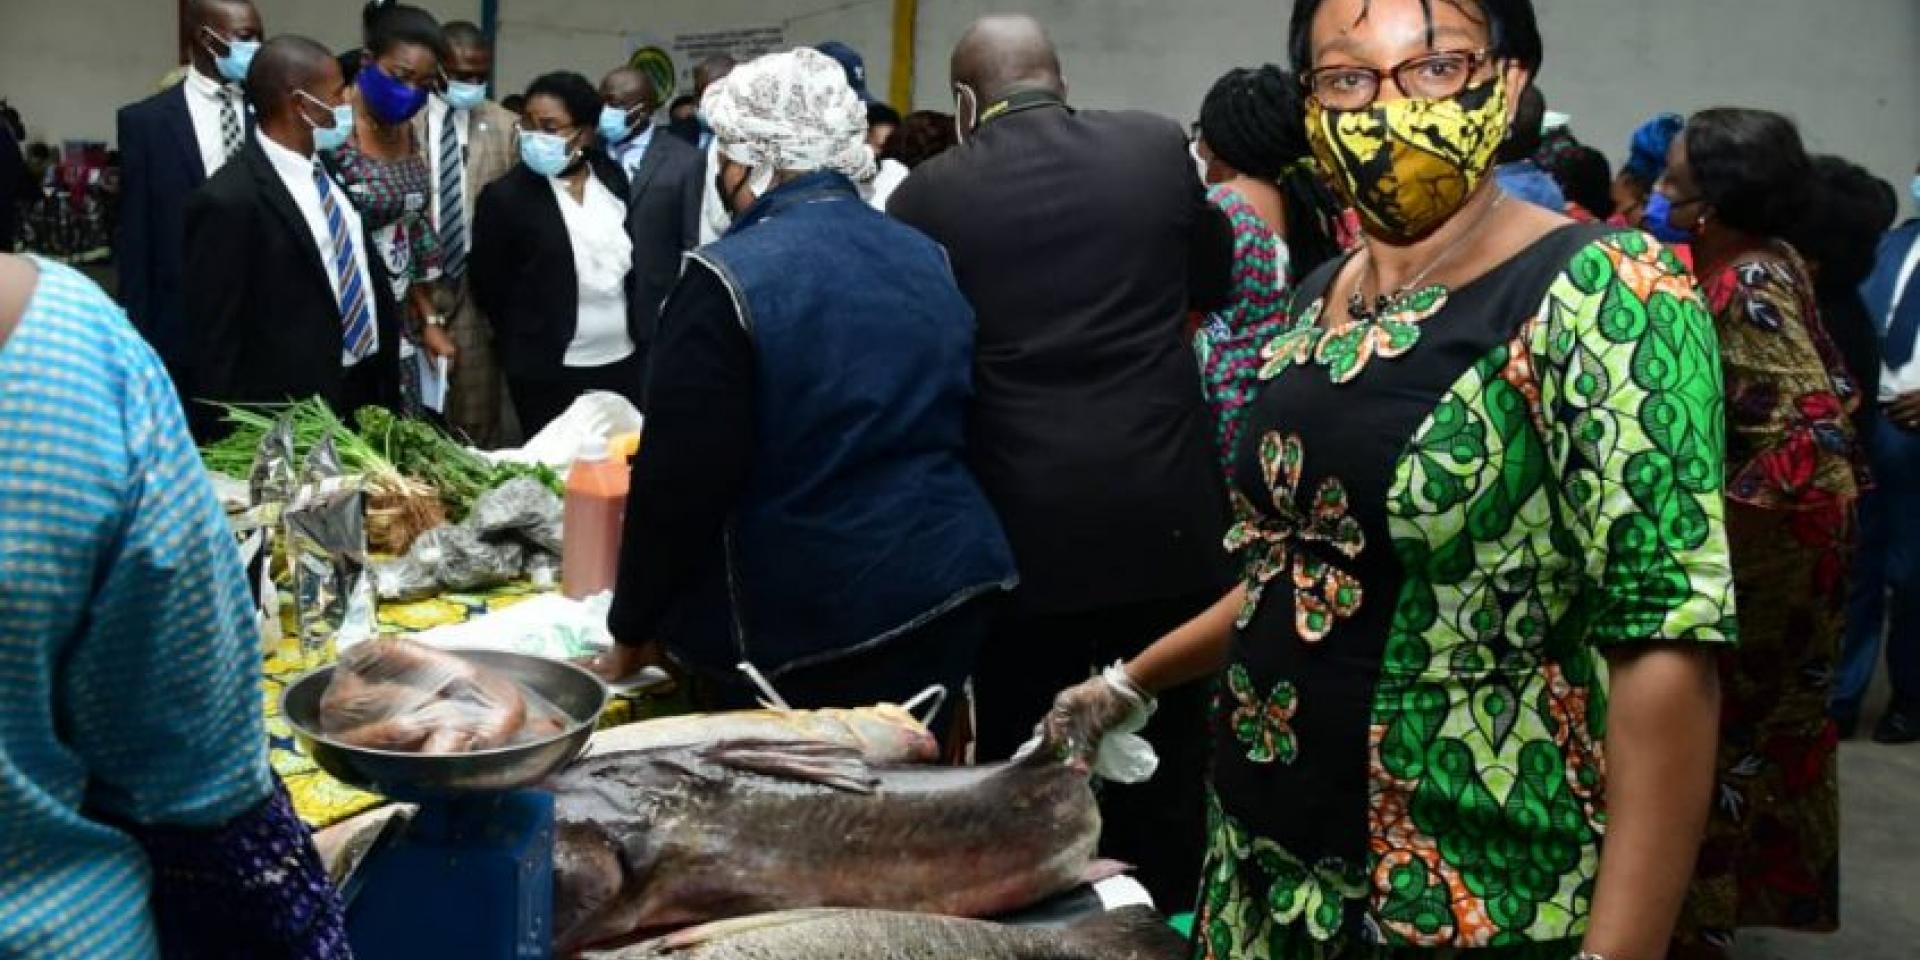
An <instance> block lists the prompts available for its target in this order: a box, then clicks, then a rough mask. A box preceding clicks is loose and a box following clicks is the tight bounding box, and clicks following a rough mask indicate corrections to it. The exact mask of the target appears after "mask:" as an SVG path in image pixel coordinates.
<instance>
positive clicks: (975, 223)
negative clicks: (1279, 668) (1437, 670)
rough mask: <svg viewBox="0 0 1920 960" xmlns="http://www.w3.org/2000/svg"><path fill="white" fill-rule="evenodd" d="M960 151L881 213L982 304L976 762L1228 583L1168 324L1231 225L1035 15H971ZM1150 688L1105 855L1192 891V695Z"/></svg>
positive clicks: (1181, 347)
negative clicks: (991, 549)
mask: <svg viewBox="0 0 1920 960" xmlns="http://www.w3.org/2000/svg"><path fill="white" fill-rule="evenodd" d="M952 69H953V78H952V79H953V86H954V90H955V93H956V99H957V100H958V107H959V121H960V124H961V125H962V129H963V131H964V133H965V136H964V138H963V145H962V146H960V147H958V148H955V149H953V150H950V151H948V152H946V153H945V154H942V155H941V156H939V157H937V158H935V159H933V160H930V161H928V162H927V163H925V164H922V165H921V166H920V168H919V169H918V170H916V171H915V172H914V175H913V176H912V177H911V178H909V179H908V180H907V182H906V184H905V185H904V186H902V187H901V188H900V190H899V191H898V192H897V193H895V194H894V196H893V199H892V201H891V203H890V205H889V207H888V212H889V213H891V214H893V215H894V216H895V217H898V218H899V219H900V220H902V221H905V222H906V223H908V224H909V225H912V226H915V227H918V228H920V229H921V230H923V231H925V232H926V233H927V234H929V235H930V236H932V237H933V238H934V239H935V240H937V241H939V242H940V243H941V244H943V245H944V246H945V247H946V248H947V251H948V253H949V255H950V256H951V257H952V260H953V268H954V273H955V275H956V276H957V277H958V279H959V281H960V289H961V290H962V291H964V292H965V293H966V295H967V298H968V299H969V300H971V301H972V303H973V307H974V310H975V312H976V313H977V314H978V316H979V335H978V340H977V344H976V350H975V358H974V365H975V383H974V386H975V389H976V390H977V391H978V396H977V398H976V400H975V404H974V416H973V425H972V437H971V441H970V447H971V449H970V451H969V455H970V458H971V461H972V465H973V469H974V471H975V472H976V473H977V474H978V475H979V476H980V479H981V482H982V483H983V484H984V485H985V486H986V489H987V495H988V497H989V498H991V499H992V500H993V502H994V506H995V508H996V509H997V510H998V511H999V513H1000V517H1001V520H1002V521H1003V522H1004V523H1005V524H1006V529H1007V535H1008V537H1009V538H1010V539H1011V540H1012V542H1013V550H1014V555H1015V559H1016V561H1017V564H1018V566H1019V570H1020V580H1021V583H1020V588H1019V589H1018V590H1017V591H1016V592H1015V595H1014V603H1013V604H1012V610H1011V611H1010V615H1009V616H1007V617H1005V618H1004V622H1002V623H1001V624H1000V625H999V626H998V628H997V629H996V631H995V634H994V636H993V637H992V638H991V639H990V640H989V642H988V645H987V647H986V649H985V650H984V651H983V652H982V654H981V657H980V667H979V670H978V673H977V674H976V675H975V678H974V680H975V689H976V691H977V694H978V697H979V703H978V713H979V722H980V750H981V755H982V757H983V758H996V757H1004V756H1006V755H1007V754H1008V753H1009V752H1010V751H1012V750H1013V749H1014V747H1016V746H1017V745H1018V744H1019V743H1020V742H1021V741H1023V740H1025V739H1026V738H1027V737H1028V735H1029V734H1030V733H1031V732H1032V730H1033V725H1034V723H1035V722H1036V721H1038V720H1039V719H1040V717H1041V716H1042V715H1043V714H1044V713H1045V712H1046V711H1047V709H1048V707H1049V705H1050V704H1051V702H1052V700H1053V696H1054V694H1055V692H1057V691H1059V690H1061V689H1063V688H1065V687H1067V686H1069V685H1071V684H1074V683H1077V682H1080V681H1083V680H1085V679H1086V678H1087V677H1088V675H1089V671H1090V670H1094V669H1098V668H1099V667H1103V666H1105V665H1107V664H1109V663H1112V662H1113V661H1114V659H1116V658H1126V657H1131V656H1132V655H1134V654H1136V653H1138V652H1139V651H1140V650H1141V649H1143V648H1144V647H1146V646H1147V645H1148V644H1149V643H1151V642H1152V641H1154V640H1156V639H1158V638H1159V637H1160V636H1161V635H1162V634H1163V633H1165V632H1166V631H1168V630H1170V629H1172V628H1173V627H1176V626H1178V625H1180V624H1182V623H1184V622H1186V621H1187V620H1188V619H1189V618H1191V617H1193V616H1194V615H1196V614H1198V613H1200V612H1201V611H1203V610H1205V609H1207V608H1208V607H1210V606H1212V605H1213V604H1214V603H1215V602H1216V601H1218V600H1219V599H1220V598H1221V596H1222V595H1223V594H1224V593H1225V591H1226V588H1227V585H1228V583H1229V581H1230V579H1231V576H1230V571H1228V570H1227V569H1226V565H1225V559H1226V556H1225V553H1224V551H1223V550H1222V549H1221V546H1220V543H1221V536H1222V535H1223V534H1224V533H1225V530H1226V526H1227V510H1226V488H1225V485H1224V483H1223V482H1222V479H1221V477H1220V472H1219V468H1218V467H1217V466H1216V465H1215V461H1214V458H1213V456H1212V454H1210V453H1209V450H1210V440H1209V437H1210V436H1211V435H1212V430H1213V426H1212V423H1211V417H1210V415H1209V413H1208V411H1207V409H1206V406H1205V404H1204V402H1203V401H1202V399H1201V390H1200V380H1199V372H1198V367H1197V365H1196V363H1195V361H1194V358H1193V352H1192V349H1191V347H1190V345H1189V343H1188V341H1187V339H1186V336H1185V333H1184V330H1185V324H1186V317H1187V313H1188V310H1189V309H1190V308H1202V309H1204V308H1208V307H1211V306H1213V305H1215V304H1217V303H1219V302H1220V301H1221V300H1223V299H1224V295H1225V291H1226V288H1227V280H1228V275H1229V271H1230V267H1231V260H1232V237H1231V231H1230V229H1229V227H1228V225H1227V223H1226V221H1225V219H1224V218H1223V217H1222V216H1221V215H1220V214H1219V212H1218V211H1217V209H1216V208H1215V207H1214V206H1213V205H1212V204H1210V203H1208V202H1207V199H1206V195H1205V192H1204V190H1203V189H1202V187H1201V186H1200V182H1199V178H1198V176H1197V175H1196V173H1195V171H1194V166H1193V161H1192V159H1191V158H1190V157H1189V155H1188V153H1187V141H1186V136H1185V134H1184V132H1183V131H1182V130H1181V129H1180V127H1179V126H1178V125H1176V124H1174V123H1173V122H1172V121H1169V120H1165V119H1163V118H1160V117H1154V116H1149V115H1146V114H1141V113H1096V112H1089V111H1075V110H1073V109H1072V108H1070V107H1068V106H1067V103H1066V84H1065V82H1064V81H1063V80H1062V79H1061V75H1060V63H1059V58H1058V56H1057V55H1056V53H1055V51H1054V48H1053V46H1052V44H1051V42H1050V41H1049V40H1048V39H1047V37H1046V33H1045V31H1044V30H1043V29H1042V28H1041V26H1040V25H1039V24H1038V23H1037V22H1035V21H1034V20H1033V19H1031V18H1029V17H990V18H987V19H985V20H982V21H980V22H978V23H976V24H975V25H974V26H973V27H972V28H971V29H970V30H969V31H968V32H967V34H966V35H965V37H964V38H963V39H962V40H961V42H960V45H959V46H958V47H957V48H956V49H955V51H954V54H953V65H952ZM1193 686H1194V687H1195V689H1189V690H1180V691H1173V692H1170V693H1168V694H1167V695H1165V696H1163V697H1162V700H1161V705H1160V711H1159V713H1158V715H1157V716H1156V717H1155V719H1154V722H1153V725H1152V727H1150V728H1149V729H1148V731H1147V736H1148V737H1149V739H1150V740H1152V741H1153V742H1154V745H1155V746H1156V748H1157V749H1158V752H1159V754H1160V757H1161V760H1162V766H1161V769H1160V772H1159V773H1158V774H1157V775H1155V777H1154V778H1153V779H1152V780H1151V781H1149V782H1148V783H1146V784H1141V785H1139V786H1133V787H1123V788H1117V789H1113V790H1110V791H1108V792H1107V793H1106V794H1104V795H1103V799H1102V806H1103V810H1104V812H1105V813H1106V815H1107V824H1108V826H1107V829H1106V833H1105V839H1104V848H1105V850H1106V855H1108V856H1112V857H1114V858H1116V859H1120V860H1123V861H1125V862H1128V863H1132V864H1134V865H1135V866H1137V867H1138V868H1140V875H1141V879H1142V880H1143V882H1144V883H1145V884H1146V885H1147V887H1148V888H1149V889H1150V890H1151V891H1152V892H1153V894H1154V896H1155V897H1156V899H1158V900H1159V901H1160V902H1163V903H1168V902H1179V901H1180V900H1181V899H1182V898H1184V897H1188V896H1191V895H1192V892H1193V890H1194V888H1195V884H1196V883H1197V880H1198V869H1199V866H1200V860H1201V843H1202V833H1203V828H1204V807H1203V804H1202V794H1201V784H1202V782H1203V781H1204V779H1205V777H1204V771H1205V766H1204V756H1205V752H1206V746H1205V709H1206V692H1205V691H1204V690H1202V689H1198V687H1200V686H1202V685H1198V684H1196V685H1193Z"/></svg>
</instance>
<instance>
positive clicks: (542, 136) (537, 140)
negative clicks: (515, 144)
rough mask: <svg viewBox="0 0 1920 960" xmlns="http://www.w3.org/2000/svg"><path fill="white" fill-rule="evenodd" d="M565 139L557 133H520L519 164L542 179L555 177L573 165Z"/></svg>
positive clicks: (571, 152)
mask: <svg viewBox="0 0 1920 960" xmlns="http://www.w3.org/2000/svg"><path fill="white" fill-rule="evenodd" d="M573 156H574V153H573V151H572V150H569V149H567V138H566V137H563V136H561V135H559V134H557V133H538V132H535V131H530V130H522V131H520V162H521V163H524V164H526V165H527V169H528V170H532V171H533V172H534V173H537V174H539V175H541V176H543V177H557V176H559V175H560V174H562V173H565V172H566V170H567V168H568V167H570V166H572V165H573Z"/></svg>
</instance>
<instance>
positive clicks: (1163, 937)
mask: <svg viewBox="0 0 1920 960" xmlns="http://www.w3.org/2000/svg"><path fill="white" fill-rule="evenodd" d="M1061 946H1062V947H1063V948H1065V949H1064V951H1063V952H1064V953H1065V954H1066V956H1068V957H1071V958H1073V960H1185V958H1186V956H1187V941H1186V938H1185V937H1182V936H1180V934H1179V933H1178V932H1176V931H1175V930H1174V929H1173V928H1172V927H1170V926H1168V925H1167V920H1166V918H1165V917H1162V916H1161V915H1160V913H1159V911H1156V910H1154V909H1153V908H1151V907H1122V908H1120V909H1118V910H1114V911H1110V912H1108V913H1103V914H1101V915H1099V916H1097V917H1092V918H1090V919H1087V920H1082V921H1080V922H1079V923H1076V924H1074V925H1073V926H1071V927H1068V928H1067V930H1066V931H1065V933H1063V934H1062V935H1061Z"/></svg>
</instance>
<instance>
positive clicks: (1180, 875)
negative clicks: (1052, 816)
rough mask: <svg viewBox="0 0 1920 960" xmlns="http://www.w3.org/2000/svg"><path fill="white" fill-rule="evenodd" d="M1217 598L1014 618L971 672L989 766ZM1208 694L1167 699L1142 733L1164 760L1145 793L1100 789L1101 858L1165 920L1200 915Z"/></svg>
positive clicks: (1197, 689)
mask: <svg viewBox="0 0 1920 960" xmlns="http://www.w3.org/2000/svg"><path fill="white" fill-rule="evenodd" d="M1219 599H1220V597H1219V595H1218V594H1213V593H1208V594H1202V595H1198V596H1188V597H1178V598H1175V599H1171V600H1153V601H1146V602H1141V603H1132V604H1126V605H1124V606H1116V607H1107V608H1103V609H1099V610H1090V611H1085V612H1080V613H1071V614H1052V615H1031V614H1019V613H1013V612H1010V613H1009V614H1008V615H1007V616H1005V617H1003V618H1001V620H1000V621H999V622H998V623H997V624H996V626H995V628H994V631H993V634H992V635H991V636H990V637H989V638H988V639H987V646H986V649H985V650H984V651H982V652H981V654H980V666H979V668H978V669H977V670H975V671H974V680H973V686H974V695H975V697H976V707H977V712H978V714H979V728H978V729H979V757H980V759H981V760H982V761H988V760H1002V759H1005V758H1006V757H1008V756H1011V755H1012V754H1013V752H1014V750H1016V749H1018V748H1019V746H1020V745H1021V744H1022V743H1025V742H1026V741H1027V740H1028V739H1030V738H1031V737H1032V736H1033V731H1034V725H1035V724H1037V723H1039V722H1040V718H1041V717H1042V716H1044V715H1045V714H1046V712H1047V710H1048V709H1050V708H1051V707H1052V706H1053V698H1054V695H1055V694H1058V693H1059V692H1060V691H1061V690H1063V689H1065V688H1067V687H1069V686H1071V685H1073V684H1076V683H1079V682H1081V681H1083V680H1085V679H1087V677H1089V676H1090V675H1092V673H1093V672H1094V671H1096V670H1098V669H1100V668H1102V667H1105V666H1106V665H1108V664H1110V663H1112V662H1114V661H1115V660H1125V659H1127V658H1130V657H1132V656H1133V655H1135V654H1137V653H1139V652H1140V651H1141V650H1144V649H1146V647H1147V646H1148V645H1149V644H1151V643H1152V642H1153V641H1155V640H1158V639H1160V638H1161V637H1162V636H1164V635H1165V634H1166V633H1167V632H1168V631H1170V630H1172V629H1173V628H1175V627H1178V626H1180V625H1181V624H1183V623H1186V622H1187V621H1188V620H1191V619H1193V617H1195V616H1196V615H1198V614H1200V613H1201V612H1203V611H1205V610H1206V609H1207V608H1208V607H1209V606H1211V605H1213V604H1214V603H1216V602H1218V601H1219ZM1211 693H1212V690H1211V684H1209V683H1207V682H1200V683H1194V684H1190V685H1188V686H1186V687H1182V688H1180V689H1177V690H1169V691H1166V692H1165V693H1163V694H1161V696H1160V709H1159V712H1157V713H1155V714H1154V716H1153V721H1152V722H1151V723H1149V724H1147V729H1146V730H1144V731H1143V732H1142V735H1143V736H1145V737H1146V738H1147V740H1148V742H1150V743H1152V744H1153V749H1154V751H1155V752H1156V753H1158V754H1159V755H1160V768H1159V770H1158V771H1157V772H1155V773H1154V775H1153V779H1151V780H1148V781H1147V782H1146V783H1141V784H1133V785H1123V784H1115V783H1101V784H1099V790H1100V813H1101V817H1102V819H1103V826H1102V829H1101V836H1100V853H1101V855H1102V856H1105V857H1110V858H1112V859H1115V860H1119V861H1121V862H1123V863H1127V864H1130V865H1132V866H1133V867H1134V869H1135V876H1136V877H1137V878H1138V879H1139V880H1140V882H1141V883H1142V884H1143V885H1145V886H1146V888H1147V890H1148V892H1150V893H1152V894H1153V899H1154V902H1155V903H1156V904H1157V905H1158V906H1159V907H1160V908H1161V909H1162V910H1165V911H1166V912H1168V913H1177V912H1180V911H1183V910H1186V909H1188V908H1190V907H1192V906H1193V903H1194V897H1195V896H1196V894H1197V891H1198V890H1199V889H1200V862H1201V858H1202V853H1203V851H1204V849H1205V844H1206V823H1207V815H1206V777H1207V750H1208V746H1207V706H1208V701H1209V699H1210V696H1211Z"/></svg>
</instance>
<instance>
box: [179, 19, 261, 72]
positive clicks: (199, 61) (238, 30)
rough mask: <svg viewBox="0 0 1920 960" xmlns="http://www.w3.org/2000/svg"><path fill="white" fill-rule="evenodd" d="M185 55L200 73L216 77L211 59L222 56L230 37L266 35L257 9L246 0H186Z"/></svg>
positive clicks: (236, 38) (257, 37) (255, 37)
mask: <svg viewBox="0 0 1920 960" xmlns="http://www.w3.org/2000/svg"><path fill="white" fill-rule="evenodd" d="M187 35H188V40H187V43H188V46H187V49H188V51H189V53H188V58H189V59H191V60H192V61H193V65H194V67H195V68H196V69H198V70H199V71H200V72H201V74H203V75H205V76H208V77H214V78H218V77H219V76H220V74H219V72H218V71H217V70H216V69H215V68H214V58H215V57H221V56H225V55H226V53H227V43H228V41H232V40H260V39H262V38H263V37H265V35H266V31H265V28H264V27H262V26H261V23H260V11H258V10H255V9H254V8H253V4H252V3H249V2H248V0H188V3H187Z"/></svg>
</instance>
